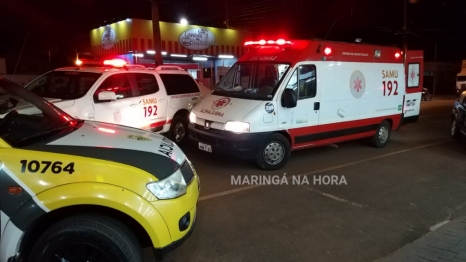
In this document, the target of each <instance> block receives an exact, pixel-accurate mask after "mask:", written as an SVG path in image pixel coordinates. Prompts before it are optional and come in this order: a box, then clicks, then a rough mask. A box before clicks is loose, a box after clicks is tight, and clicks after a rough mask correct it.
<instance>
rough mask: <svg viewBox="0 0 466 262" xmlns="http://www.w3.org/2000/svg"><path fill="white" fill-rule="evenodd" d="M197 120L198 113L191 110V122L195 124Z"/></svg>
mask: <svg viewBox="0 0 466 262" xmlns="http://www.w3.org/2000/svg"><path fill="white" fill-rule="evenodd" d="M196 120H197V117H196V114H194V113H193V112H191V113H190V114H189V122H191V123H194V124H195V123H196Z"/></svg>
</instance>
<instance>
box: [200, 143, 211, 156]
mask: <svg viewBox="0 0 466 262" xmlns="http://www.w3.org/2000/svg"><path fill="white" fill-rule="evenodd" d="M199 149H200V150H204V151H207V152H209V153H212V147H211V146H210V145H206V144H204V143H200V142H199Z"/></svg>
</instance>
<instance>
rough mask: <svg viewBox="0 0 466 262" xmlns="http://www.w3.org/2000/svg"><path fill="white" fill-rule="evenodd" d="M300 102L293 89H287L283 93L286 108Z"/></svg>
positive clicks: (283, 103)
mask: <svg viewBox="0 0 466 262" xmlns="http://www.w3.org/2000/svg"><path fill="white" fill-rule="evenodd" d="M297 104H298V96H297V95H296V92H295V91H294V90H293V89H285V91H284V92H283V95H282V106H283V107H285V108H293V107H296V105H297Z"/></svg>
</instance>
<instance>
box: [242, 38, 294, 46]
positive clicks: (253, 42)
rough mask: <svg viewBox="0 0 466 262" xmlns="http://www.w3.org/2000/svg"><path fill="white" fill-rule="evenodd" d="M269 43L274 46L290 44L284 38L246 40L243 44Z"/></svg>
mask: <svg viewBox="0 0 466 262" xmlns="http://www.w3.org/2000/svg"><path fill="white" fill-rule="evenodd" d="M271 45H274V46H277V45H278V46H283V45H291V42H290V41H286V40H285V39H278V40H276V41H274V40H268V41H265V40H264V39H262V40H260V41H248V42H246V43H244V46H271Z"/></svg>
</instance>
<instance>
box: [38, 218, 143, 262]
mask: <svg viewBox="0 0 466 262" xmlns="http://www.w3.org/2000/svg"><path fill="white" fill-rule="evenodd" d="M29 261H31V262H32V261H41V262H42V261H45V262H47V261H50V262H51V261H89V262H92V261H102V262H107V261H108V262H110V261H111V262H115V261H119V262H136V261H142V250H141V247H140V245H139V242H138V240H137V239H136V237H135V236H134V234H133V233H132V232H131V231H129V230H128V229H127V228H126V226H125V225H124V224H122V223H120V222H119V221H117V220H114V219H112V218H109V217H103V216H97V215H89V216H86V215H81V216H75V217H70V218H67V219H64V220H61V221H59V222H57V223H56V224H54V225H52V226H51V227H50V228H48V229H47V230H46V231H45V232H44V233H43V234H42V235H41V236H40V237H39V239H38V240H37V241H36V243H35V245H34V246H33V248H32V251H31V254H30V255H29Z"/></svg>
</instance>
